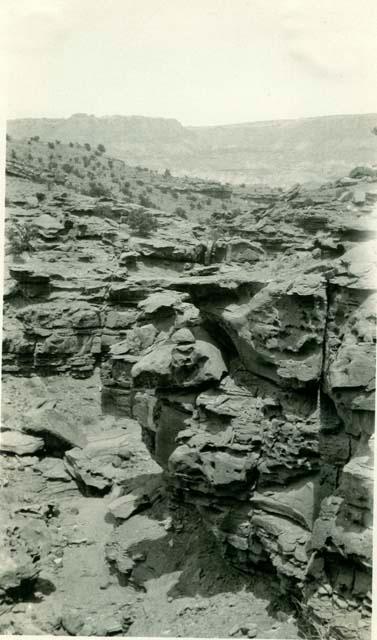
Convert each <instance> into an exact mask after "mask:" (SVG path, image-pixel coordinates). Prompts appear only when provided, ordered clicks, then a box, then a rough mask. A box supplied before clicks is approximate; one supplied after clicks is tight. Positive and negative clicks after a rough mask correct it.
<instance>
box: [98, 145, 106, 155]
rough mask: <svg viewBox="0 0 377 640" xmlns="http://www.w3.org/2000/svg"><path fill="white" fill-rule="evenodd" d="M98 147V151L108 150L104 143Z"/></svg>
mask: <svg viewBox="0 0 377 640" xmlns="http://www.w3.org/2000/svg"><path fill="white" fill-rule="evenodd" d="M97 149H98V151H99V152H100V153H105V151H106V149H105V147H104V146H103V144H99V145H98V146H97Z"/></svg>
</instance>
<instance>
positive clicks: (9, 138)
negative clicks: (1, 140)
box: [6, 133, 12, 142]
mask: <svg viewBox="0 0 377 640" xmlns="http://www.w3.org/2000/svg"><path fill="white" fill-rule="evenodd" d="M6 137H7V142H10V141H11V140H12V137H11V136H10V135H9V133H7V136H6Z"/></svg>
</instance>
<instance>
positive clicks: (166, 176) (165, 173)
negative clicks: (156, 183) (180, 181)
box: [164, 169, 171, 178]
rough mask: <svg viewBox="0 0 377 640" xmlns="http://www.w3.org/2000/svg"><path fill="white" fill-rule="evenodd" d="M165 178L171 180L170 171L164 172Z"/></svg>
mask: <svg viewBox="0 0 377 640" xmlns="http://www.w3.org/2000/svg"><path fill="white" fill-rule="evenodd" d="M164 178H171V173H170V169H165V171H164Z"/></svg>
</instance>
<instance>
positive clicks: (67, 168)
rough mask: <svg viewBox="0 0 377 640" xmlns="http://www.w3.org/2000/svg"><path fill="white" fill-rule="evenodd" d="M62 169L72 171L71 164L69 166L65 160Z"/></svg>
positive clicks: (67, 171)
mask: <svg viewBox="0 0 377 640" xmlns="http://www.w3.org/2000/svg"><path fill="white" fill-rule="evenodd" d="M62 169H63V171H65V172H66V173H72V166H71V165H70V164H69V163H68V162H65V163H64V164H63V165H62Z"/></svg>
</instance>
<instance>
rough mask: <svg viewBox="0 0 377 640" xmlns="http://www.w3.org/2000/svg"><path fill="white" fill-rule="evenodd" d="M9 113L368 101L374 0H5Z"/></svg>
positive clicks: (273, 108) (160, 112) (208, 113)
mask: <svg viewBox="0 0 377 640" xmlns="http://www.w3.org/2000/svg"><path fill="white" fill-rule="evenodd" d="M2 2H3V4H2V7H3V11H4V8H5V10H6V20H5V21H3V25H4V27H5V30H6V37H5V38H4V41H5V42H6V52H5V53H6V61H7V68H8V92H7V102H8V104H7V113H8V117H27V116H34V117H35V116H48V117H62V116H64V117H66V116H69V115H71V114H72V113H77V112H86V113H93V114H95V115H109V114H123V115H131V114H138V115H139V114H140V115H147V116H163V117H173V118H177V119H178V120H180V121H181V122H182V123H183V124H193V125H199V124H222V123H233V122H245V121H253V120H268V119H276V118H295V117H301V116H312V115H323V114H341V113H366V112H375V111H377V93H376V79H377V48H376V47H377V45H376V24H377V0H359V2H355V0H2Z"/></svg>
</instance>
